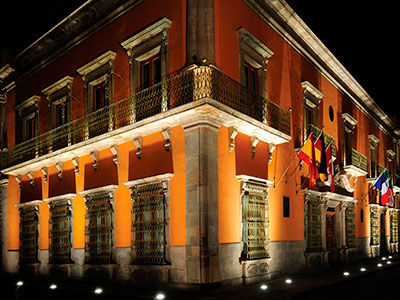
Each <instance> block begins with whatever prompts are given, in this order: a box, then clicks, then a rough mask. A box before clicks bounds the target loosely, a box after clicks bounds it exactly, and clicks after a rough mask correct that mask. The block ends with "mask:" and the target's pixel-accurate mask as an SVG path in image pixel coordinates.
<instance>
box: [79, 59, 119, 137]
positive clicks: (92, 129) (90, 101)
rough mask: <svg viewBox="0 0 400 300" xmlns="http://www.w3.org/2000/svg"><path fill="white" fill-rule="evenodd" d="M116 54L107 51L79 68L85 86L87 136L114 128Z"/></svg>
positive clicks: (93, 135) (96, 134)
mask: <svg viewBox="0 0 400 300" xmlns="http://www.w3.org/2000/svg"><path fill="white" fill-rule="evenodd" d="M115 56H116V54H115V52H113V51H107V52H106V53H104V54H102V55H100V56H99V57H97V58H95V59H94V60H92V61H91V62H89V63H87V64H86V65H84V66H82V67H80V68H79V69H78V70H77V72H78V73H79V74H80V75H81V76H82V79H83V82H84V88H85V113H86V122H87V128H88V130H87V138H92V137H95V136H98V135H100V134H103V133H106V132H108V131H109V130H112V129H113V125H114V124H113V116H112V111H111V107H110V104H112V103H113V102H114V59H115Z"/></svg>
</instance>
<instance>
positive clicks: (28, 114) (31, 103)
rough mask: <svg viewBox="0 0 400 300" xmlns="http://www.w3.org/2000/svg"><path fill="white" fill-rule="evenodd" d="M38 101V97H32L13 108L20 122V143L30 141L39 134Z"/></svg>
mask: <svg viewBox="0 0 400 300" xmlns="http://www.w3.org/2000/svg"><path fill="white" fill-rule="evenodd" d="M39 100H40V97H39V96H32V97H30V98H29V99H27V100H26V101H24V102H22V103H21V104H19V105H17V106H16V107H15V110H16V112H17V115H18V117H19V120H20V126H21V138H22V141H27V140H30V139H32V138H34V137H36V136H37V135H38V134H39V123H38V122H39V121H38V117H39ZM35 150H36V149H35Z"/></svg>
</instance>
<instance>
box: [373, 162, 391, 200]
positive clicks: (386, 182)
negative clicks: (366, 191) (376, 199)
mask: <svg viewBox="0 0 400 300" xmlns="http://www.w3.org/2000/svg"><path fill="white" fill-rule="evenodd" d="M374 187H375V188H376V189H377V190H379V191H380V192H381V204H382V205H386V204H387V203H388V202H389V198H390V193H393V191H392V192H391V191H390V178H389V172H388V170H387V169H385V170H384V171H383V172H382V173H381V175H379V177H378V179H377V180H376V181H375V183H374Z"/></svg>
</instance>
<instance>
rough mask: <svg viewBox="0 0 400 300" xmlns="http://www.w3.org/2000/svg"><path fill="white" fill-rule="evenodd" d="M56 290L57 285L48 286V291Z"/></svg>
mask: <svg viewBox="0 0 400 300" xmlns="http://www.w3.org/2000/svg"><path fill="white" fill-rule="evenodd" d="M56 288H57V284H54V283H53V284H51V285H50V286H49V289H51V290H55V289H56Z"/></svg>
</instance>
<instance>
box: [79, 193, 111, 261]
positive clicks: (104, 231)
mask: <svg viewBox="0 0 400 300" xmlns="http://www.w3.org/2000/svg"><path fill="white" fill-rule="evenodd" d="M85 200H86V263H88V264H109V263H112V250H113V247H114V208H113V202H114V196H113V192H108V191H105V192H96V193H91V194H88V195H86V196H85Z"/></svg>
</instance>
